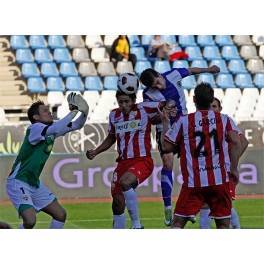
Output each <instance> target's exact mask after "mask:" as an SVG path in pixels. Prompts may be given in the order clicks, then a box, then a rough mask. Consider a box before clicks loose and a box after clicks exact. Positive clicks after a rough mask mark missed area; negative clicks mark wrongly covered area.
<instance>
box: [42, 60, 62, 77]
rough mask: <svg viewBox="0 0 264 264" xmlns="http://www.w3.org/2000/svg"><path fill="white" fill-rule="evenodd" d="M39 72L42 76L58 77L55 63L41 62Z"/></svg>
mask: <svg viewBox="0 0 264 264" xmlns="http://www.w3.org/2000/svg"><path fill="white" fill-rule="evenodd" d="M41 74H42V75H43V76H44V77H58V76H59V71H58V69H57V66H56V63H54V62H51V63H42V64H41Z"/></svg>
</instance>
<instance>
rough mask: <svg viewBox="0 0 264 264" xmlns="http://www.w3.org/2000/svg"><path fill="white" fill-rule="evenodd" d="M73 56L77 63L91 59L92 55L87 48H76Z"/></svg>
mask: <svg viewBox="0 0 264 264" xmlns="http://www.w3.org/2000/svg"><path fill="white" fill-rule="evenodd" d="M72 58H73V60H74V61H76V62H77V63H80V62H86V61H90V56H89V52H88V49H87V48H74V49H73V52H72Z"/></svg>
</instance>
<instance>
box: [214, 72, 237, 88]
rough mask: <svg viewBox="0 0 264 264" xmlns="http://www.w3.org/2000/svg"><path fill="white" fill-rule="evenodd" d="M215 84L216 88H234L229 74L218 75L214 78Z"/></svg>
mask: <svg viewBox="0 0 264 264" xmlns="http://www.w3.org/2000/svg"><path fill="white" fill-rule="evenodd" d="M216 84H217V86H218V87H220V88H223V89H226V88H232V87H236V86H235V84H234V81H233V77H232V75H231V74H229V73H220V74H218V75H217V77H216Z"/></svg>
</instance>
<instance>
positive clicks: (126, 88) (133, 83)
mask: <svg viewBox="0 0 264 264" xmlns="http://www.w3.org/2000/svg"><path fill="white" fill-rule="evenodd" d="M117 87H118V89H119V90H120V91H122V92H124V93H125V94H136V93H137V90H138V87H139V80H138V77H137V76H136V75H135V74H133V73H123V74H120V76H119V78H118V81H117Z"/></svg>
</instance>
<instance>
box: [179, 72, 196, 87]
mask: <svg viewBox="0 0 264 264" xmlns="http://www.w3.org/2000/svg"><path fill="white" fill-rule="evenodd" d="M181 85H182V87H183V88H185V89H188V90H189V89H193V88H195V86H196V80H195V77H194V76H193V75H190V76H188V77H185V78H183V79H182V80H181Z"/></svg>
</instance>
